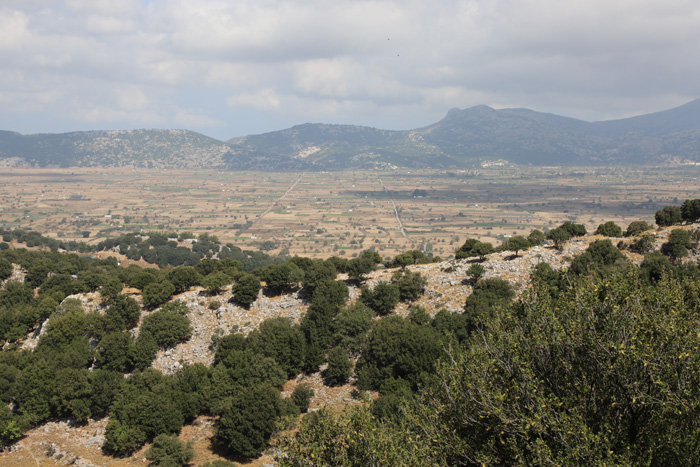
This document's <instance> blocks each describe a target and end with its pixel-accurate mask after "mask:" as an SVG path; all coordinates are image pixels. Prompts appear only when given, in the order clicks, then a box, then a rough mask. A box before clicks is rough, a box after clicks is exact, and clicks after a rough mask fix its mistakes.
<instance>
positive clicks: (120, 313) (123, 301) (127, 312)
mask: <svg viewBox="0 0 700 467" xmlns="http://www.w3.org/2000/svg"><path fill="white" fill-rule="evenodd" d="M105 314H106V315H107V317H108V318H110V319H111V320H112V321H113V322H114V323H116V324H117V327H119V328H120V329H132V328H134V327H136V325H137V324H138V323H139V318H140V317H141V307H140V306H139V304H138V302H137V301H136V300H134V299H133V298H131V297H127V296H126V295H122V294H119V295H117V296H116V297H114V298H113V299H112V300H110V302H109V307H107V311H106V312H105Z"/></svg>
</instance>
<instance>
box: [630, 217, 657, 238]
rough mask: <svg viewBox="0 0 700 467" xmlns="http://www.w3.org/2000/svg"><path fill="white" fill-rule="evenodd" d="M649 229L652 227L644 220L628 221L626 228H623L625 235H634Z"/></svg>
mask: <svg viewBox="0 0 700 467" xmlns="http://www.w3.org/2000/svg"><path fill="white" fill-rule="evenodd" d="M651 229H653V227H652V226H650V225H649V224H647V223H646V222H645V221H634V222H630V225H628V226H627V230H625V237H636V236H637V235H639V234H641V233H643V232H646V231H647V230H651Z"/></svg>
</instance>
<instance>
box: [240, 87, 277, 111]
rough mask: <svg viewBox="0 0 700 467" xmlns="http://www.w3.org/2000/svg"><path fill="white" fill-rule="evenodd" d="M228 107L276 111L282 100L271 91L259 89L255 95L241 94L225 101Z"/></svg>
mask: <svg viewBox="0 0 700 467" xmlns="http://www.w3.org/2000/svg"><path fill="white" fill-rule="evenodd" d="M226 104H228V105H229V107H252V108H254V109H261V110H271V109H278V108H279V107H280V105H281V104H282V99H281V98H280V97H279V96H278V95H277V93H276V92H275V91H274V90H273V89H261V90H260V91H258V92H256V93H242V94H238V95H236V96H231V97H229V98H228V99H226Z"/></svg>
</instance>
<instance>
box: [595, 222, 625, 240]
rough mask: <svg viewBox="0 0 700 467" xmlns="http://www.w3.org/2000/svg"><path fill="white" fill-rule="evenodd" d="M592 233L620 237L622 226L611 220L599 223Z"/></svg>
mask: <svg viewBox="0 0 700 467" xmlns="http://www.w3.org/2000/svg"><path fill="white" fill-rule="evenodd" d="M594 235H603V236H605V237H622V228H620V226H619V225H617V224H616V223H615V222H613V221H608V222H605V223H604V224H600V225H599V226H598V228H597V229H596V231H595V232H594Z"/></svg>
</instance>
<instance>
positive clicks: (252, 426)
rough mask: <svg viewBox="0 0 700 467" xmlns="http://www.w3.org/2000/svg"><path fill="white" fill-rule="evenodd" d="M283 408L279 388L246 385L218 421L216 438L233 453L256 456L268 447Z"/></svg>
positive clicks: (219, 443)
mask: <svg viewBox="0 0 700 467" xmlns="http://www.w3.org/2000/svg"><path fill="white" fill-rule="evenodd" d="M281 411H282V399H281V398H280V394H279V391H277V390H276V389H275V388H273V387H271V386H257V387H247V388H243V389H241V390H240V391H239V392H238V393H237V394H236V396H235V397H233V398H232V399H231V400H230V401H229V402H228V404H227V406H226V408H225V409H224V411H223V413H222V414H221V417H220V418H219V420H218V421H217V422H216V425H215V428H214V439H215V441H216V443H217V444H218V445H219V446H221V447H222V448H223V449H225V450H226V451H228V452H229V453H231V454H233V455H239V456H244V457H255V456H257V455H258V454H260V452H261V451H262V450H263V449H265V448H266V447H267V442H268V440H269V439H270V436H272V433H274V431H275V424H276V422H277V419H278V418H279V416H280V414H281Z"/></svg>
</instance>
